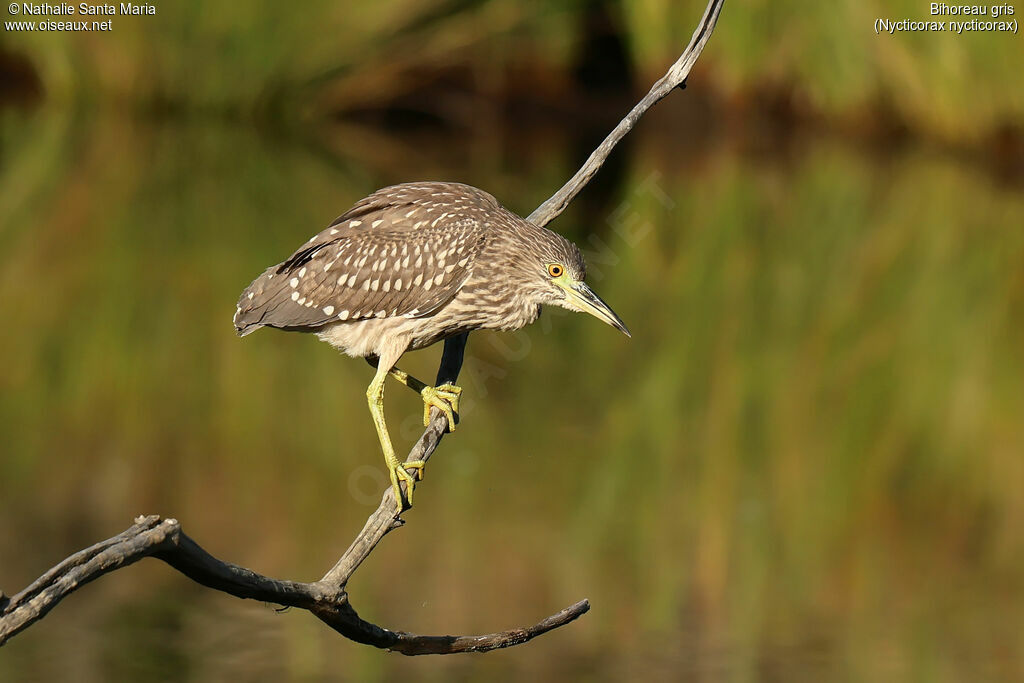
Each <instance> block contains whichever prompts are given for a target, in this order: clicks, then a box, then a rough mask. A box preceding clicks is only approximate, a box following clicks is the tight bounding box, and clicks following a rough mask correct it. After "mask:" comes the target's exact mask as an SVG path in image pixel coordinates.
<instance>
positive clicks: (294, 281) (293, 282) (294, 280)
mask: <svg viewBox="0 0 1024 683" xmlns="http://www.w3.org/2000/svg"><path fill="white" fill-rule="evenodd" d="M288 284H290V285H291V286H292V289H294V288H296V287H298V286H299V278H297V277H293V278H292V279H291V280H289V281H288Z"/></svg>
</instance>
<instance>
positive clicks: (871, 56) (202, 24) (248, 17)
mask: <svg viewBox="0 0 1024 683" xmlns="http://www.w3.org/2000/svg"><path fill="white" fill-rule="evenodd" d="M583 5H584V3H581V2H579V0H561V1H560V2H548V3H522V2H514V1H512V0H492V1H491V2H485V1H482V0H434V1H432V2H411V1H410V0H378V1H377V2H374V3H338V2H325V1H323V0H310V1H309V2H306V3H304V4H303V6H302V8H301V10H300V9H299V8H297V7H293V6H292V5H289V4H286V3H284V4H283V3H280V2H273V1H271V0H257V1H255V2H250V3H247V4H246V7H245V9H244V10H240V9H239V7H238V6H237V4H235V3H230V2H202V3H195V2H193V3H188V2H174V3H163V4H160V5H159V7H158V13H157V15H156V16H154V17H145V16H144V17H118V18H116V19H115V26H114V30H113V31H111V32H110V33H102V34H98V33H83V34H74V35H72V36H70V37H69V36H68V35H67V34H64V35H54V34H44V33H10V32H9V33H7V34H6V35H5V40H8V41H9V42H10V44H11V46H12V47H13V48H15V49H19V50H23V51H25V52H27V53H28V54H29V56H30V57H31V58H32V59H33V61H34V62H35V63H36V64H37V66H38V67H39V69H40V70H41V72H42V75H43V79H44V82H45V84H46V86H47V89H48V91H49V93H50V96H51V97H54V98H57V99H62V100H85V101H91V102H96V101H103V102H119V103H120V104H121V106H125V107H141V108H151V107H159V108H165V107H166V108H171V109H186V110H204V109H214V110H218V111H233V112H251V111H254V110H256V111H264V112H265V111H270V112H273V113H275V114H277V115H288V116H295V115H308V114H313V115H318V114H324V113H325V108H326V110H328V111H329V110H333V109H336V108H339V107H340V108H347V107H353V106H366V105H367V104H372V103H373V102H375V101H379V100H380V99H382V98H386V97H388V96H389V95H391V94H394V93H396V92H403V91H405V90H407V89H409V88H410V87H412V86H413V85H414V84H416V83H418V81H419V79H420V78H422V75H423V73H424V72H429V71H431V70H437V69H441V68H445V67H448V66H451V65H453V64H457V65H469V66H470V68H471V69H473V70H474V72H475V73H476V78H477V79H478V82H483V81H485V80H486V81H489V82H491V85H489V86H488V87H490V88H493V87H495V84H497V85H498V86H499V87H500V82H501V81H502V79H503V78H504V75H505V71H506V70H507V69H510V68H514V67H516V66H522V65H524V64H525V65H530V66H531V67H534V68H537V69H541V70H546V71H547V72H550V73H560V72H565V70H567V69H568V68H570V66H571V62H572V59H573V57H574V55H575V53H576V47H577V45H578V44H579V41H580V40H581V37H582V34H581V32H582V30H583V27H584V22H583V21H582V19H581V16H582V12H581V11H580V10H581V8H582V6H583ZM703 7H704V2H703V1H702V0H633V1H631V2H626V3H623V4H622V5H621V7H618V6H613V9H612V10H611V13H612V16H613V18H614V20H615V23H616V24H617V25H618V27H619V29H620V31H621V33H622V35H623V37H624V39H625V41H626V43H627V46H628V49H629V53H630V55H631V57H632V59H633V62H634V65H635V68H636V72H637V74H638V76H639V77H641V78H642V82H643V83H646V82H648V81H649V80H650V79H652V78H653V77H655V76H657V75H659V74H661V73H662V72H663V71H664V69H665V67H666V65H667V64H669V63H671V62H672V61H673V60H674V59H675V58H676V56H677V55H678V53H679V51H680V48H681V46H682V45H685V44H686V41H687V40H689V37H690V33H691V31H692V30H693V26H694V24H695V22H696V19H697V18H698V17H699V16H700V13H701V12H702V10H703ZM928 7H929V4H928V3H926V2H920V1H919V0H897V1H895V2H886V3H877V2H874V3H872V2H868V3H865V2H862V1H860V0H841V1H840V2H828V3H811V4H808V3H806V2H802V1H800V0H781V1H779V2H764V1H763V0H758V1H756V2H745V3H730V4H728V5H727V6H726V7H725V10H724V15H723V21H722V23H721V26H720V27H719V28H718V30H717V31H716V34H715V41H714V43H713V45H712V47H711V49H709V50H708V52H707V54H706V55H705V57H704V58H703V64H702V66H701V67H700V68H699V69H698V73H697V74H696V75H695V78H700V79H701V80H702V81H703V80H705V79H709V80H710V81H711V82H712V83H713V84H714V85H715V87H716V88H717V89H718V90H719V91H720V92H721V93H722V94H723V95H724V96H726V97H729V98H734V99H736V98H738V99H739V100H742V99H743V98H744V97H746V95H747V94H749V93H751V92H757V91H759V90H761V89H764V88H781V89H782V90H783V91H785V92H791V93H792V99H793V102H792V104H793V106H796V107H797V108H799V109H807V110H808V111H811V112H816V113H820V114H823V115H825V116H827V117H830V118H839V119H852V120H854V121H857V122H860V123H862V124H864V125H870V123H871V122H872V120H873V119H874V118H875V117H876V116H878V115H879V113H883V114H886V115H889V114H895V115H896V116H898V117H899V120H901V121H905V122H907V124H908V125H910V126H911V127H912V128H918V129H921V130H923V131H926V132H928V133H929V134H932V135H937V136H940V137H943V138H946V139H949V140H955V141H958V142H964V141H975V140H978V139H981V138H984V137H986V136H988V135H989V134H991V133H992V131H994V130H998V129H999V128H1000V127H1003V126H1006V125H1018V126H1019V125H1020V124H1021V121H1024V88H1020V87H1012V86H1011V84H1015V83H1017V82H1018V81H1019V77H1020V74H1021V73H1024V50H1022V49H1021V42H1020V37H1019V36H1017V35H1013V34H1012V33H1001V34H994V33H969V32H968V33H964V34H957V33H954V32H951V31H946V32H942V33H913V32H911V33H900V34H897V35H885V34H883V35H876V33H875V30H874V22H875V20H876V19H877V18H880V17H881V18H889V19H894V20H898V19H915V20H926V19H930V18H933V17H930V15H929V14H928ZM1020 9H1021V8H1018V14H1017V15H1014V17H1011V18H1016V19H1020Z"/></svg>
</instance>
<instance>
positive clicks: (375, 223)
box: [370, 218, 384, 228]
mask: <svg viewBox="0 0 1024 683" xmlns="http://www.w3.org/2000/svg"><path fill="white" fill-rule="evenodd" d="M383 222H384V221H382V220H381V219H379V218H378V219H377V220H375V221H374V222H373V223H370V227H373V228H376V227H377V226H378V225H380V224H381V223H383Z"/></svg>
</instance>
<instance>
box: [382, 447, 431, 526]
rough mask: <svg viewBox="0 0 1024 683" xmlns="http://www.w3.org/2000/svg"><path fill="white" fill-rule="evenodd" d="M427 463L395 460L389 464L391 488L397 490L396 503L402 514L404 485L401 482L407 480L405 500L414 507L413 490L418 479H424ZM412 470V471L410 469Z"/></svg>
mask: <svg viewBox="0 0 1024 683" xmlns="http://www.w3.org/2000/svg"><path fill="white" fill-rule="evenodd" d="M426 464H427V463H426V462H425V461H423V460H412V461H410V462H397V461H396V462H394V463H391V464H389V465H388V474H390V475H391V488H392V489H393V490H394V492H395V504H396V505H397V506H398V512H399V514H401V512H402V509H403V506H402V487H401V486H400V485H399V482H403V481H404V482H405V500H406V502H408V503H409V507H412V492H413V489H415V488H416V480H417V479H423V467H424V465H426ZM410 470H412V471H410Z"/></svg>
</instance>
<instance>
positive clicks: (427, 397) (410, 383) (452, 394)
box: [366, 358, 462, 432]
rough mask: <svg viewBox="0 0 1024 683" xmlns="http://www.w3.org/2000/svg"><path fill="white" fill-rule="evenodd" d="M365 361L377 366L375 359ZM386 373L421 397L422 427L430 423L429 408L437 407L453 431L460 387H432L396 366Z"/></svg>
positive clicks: (445, 385)
mask: <svg viewBox="0 0 1024 683" xmlns="http://www.w3.org/2000/svg"><path fill="white" fill-rule="evenodd" d="M366 362H368V363H369V364H370V365H373V366H374V367H377V366H378V363H377V361H376V360H375V359H371V358H367V359H366ZM388 374H389V375H391V376H392V377H394V378H395V379H397V380H398V381H399V382H401V383H402V384H404V385H405V386H407V387H409V388H410V389H412V390H413V391H415V392H416V393H418V394H419V395H420V396H422V397H423V426H424V427H426V426H427V425H429V424H430V409H431V408H437V409H438V410H440V411H441V412H442V413H444V415H445V417H446V418H448V431H449V432H454V431H455V415H456V414H457V413H458V412H459V397H460V396H461V395H462V387H457V386H455V385H454V384H441V385H439V386H436V387H432V386H430V385H429V384H427V383H425V382H423V381H422V380H418V379H416V378H415V377H413V376H412V375H410V374H409V373H408V372H405V371H404V370H400V369H398V367H397V366H396V367H393V368H391V369H390V370H388Z"/></svg>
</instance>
